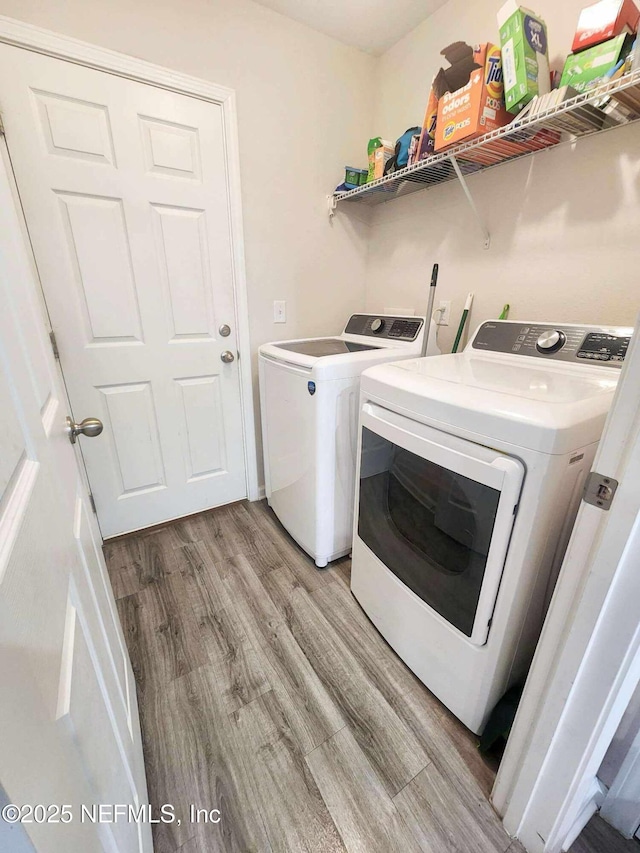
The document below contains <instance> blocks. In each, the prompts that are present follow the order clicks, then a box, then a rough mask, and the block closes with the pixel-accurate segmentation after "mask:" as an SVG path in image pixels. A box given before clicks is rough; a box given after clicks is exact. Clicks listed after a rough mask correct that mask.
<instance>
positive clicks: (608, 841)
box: [569, 815, 640, 853]
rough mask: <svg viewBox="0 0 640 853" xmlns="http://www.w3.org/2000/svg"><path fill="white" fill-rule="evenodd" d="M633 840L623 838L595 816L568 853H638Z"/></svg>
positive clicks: (636, 844) (639, 848)
mask: <svg viewBox="0 0 640 853" xmlns="http://www.w3.org/2000/svg"><path fill="white" fill-rule="evenodd" d="M638 851H640V845H639V844H638V842H637V841H636V840H635V839H634V838H631V839H628V838H623V836H622V835H620V833H619V832H618V831H617V830H615V829H614V828H613V827H612V826H611V825H610V824H608V823H607V822H606V821H604V820H602V818H601V817H599V816H598V815H595V816H594V817H592V818H591V820H590V821H589V823H588V824H587V825H586V826H585V828H584V829H583V830H582V832H581V833H580V835H579V836H578V838H576V840H575V841H574V842H573V844H572V845H571V847H570V848H569V853H638Z"/></svg>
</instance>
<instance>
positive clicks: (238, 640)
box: [174, 542, 271, 713]
mask: <svg viewBox="0 0 640 853" xmlns="http://www.w3.org/2000/svg"><path fill="white" fill-rule="evenodd" d="M174 553H175V557H176V560H177V562H178V564H179V565H180V566H181V568H182V572H181V574H182V578H183V580H184V584H185V591H186V599H187V601H188V602H189V605H190V607H191V609H192V610H193V613H194V616H195V619H196V622H197V625H198V630H199V632H200V636H201V638H202V641H203V643H204V647H205V649H206V651H207V654H208V656H209V659H210V661H211V664H212V666H213V668H214V670H215V672H216V676H217V681H218V687H219V692H220V695H221V700H222V702H223V705H224V708H225V711H226V712H227V713H231V712H232V711H235V710H237V709H238V708H241V707H242V705H246V704H247V703H248V702H251V701H253V699H255V698H256V697H257V696H260V695H261V694H262V693H265V692H266V691H267V690H270V689H271V684H270V682H269V680H268V678H267V675H266V672H265V668H264V667H263V666H262V665H261V662H260V660H259V659H258V655H257V653H256V650H255V649H254V647H253V645H252V644H251V642H250V641H249V639H248V637H247V634H246V632H245V630H244V628H243V627H242V624H241V622H240V620H239V618H238V615H237V613H236V610H235V607H234V605H233V603H232V601H231V598H230V596H229V594H228V591H227V587H226V586H225V585H224V583H223V582H222V579H221V578H220V575H219V574H218V570H217V568H216V566H215V564H214V563H213V562H212V560H211V559H210V557H209V555H208V552H207V550H206V548H205V547H204V545H203V543H201V542H195V543H191V544H190V545H184V546H182V547H181V548H177V549H176V550H175V552H174Z"/></svg>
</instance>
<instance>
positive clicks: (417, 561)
mask: <svg viewBox="0 0 640 853" xmlns="http://www.w3.org/2000/svg"><path fill="white" fill-rule="evenodd" d="M362 458H363V464H362V466H361V477H360V503H359V516H358V535H359V537H360V538H361V539H362V540H363V542H364V543H365V544H366V545H367V546H368V547H369V548H370V549H371V551H373V553H374V554H375V555H376V556H377V557H378V558H379V559H380V560H381V561H382V562H383V563H384V564H385V566H386V567H387V568H388V569H389V570H390V571H392V572H393V573H394V574H395V575H396V576H397V577H398V578H399V579H400V580H401V581H402V582H403V583H404V584H406V586H408V587H409V588H410V589H411V590H412V591H413V592H414V593H415V594H416V595H419V596H420V598H421V599H422V600H423V601H425V602H426V603H427V604H428V605H429V606H430V607H431V608H433V610H435V611H436V612H437V613H439V614H440V615H441V616H443V617H444V618H445V619H446V620H447V621H448V622H449V623H450V624H452V625H454V626H455V627H456V628H458V629H459V630H460V631H462V632H463V633H464V634H466V636H468V637H471V635H472V632H473V626H474V620H475V616H476V611H477V609H478V602H479V600H480V595H481V592H482V585H483V579H484V576H485V569H486V567H487V559H488V554H489V549H490V546H491V542H492V537H493V535H494V527H495V524H496V516H497V513H498V505H499V502H500V495H501V492H500V490H499V489H496V488H492V487H491V486H489V485H487V484H486V483H481V482H478V481H477V480H474V479H471V478H470V477H466V476H463V475H462V474H460V473H457V472H455V471H452V470H450V469H449V468H447V467H443V466H442V465H438V464H435V463H434V462H433V461H431V460H429V459H426V458H424V457H423V456H419V455H416V454H415V453H412V452H411V451H409V450H407V449H406V448H404V447H400V446H398V445H396V444H394V443H393V442H392V441H389V440H387V439H386V438H384V437H382V436H381V435H379V434H378V433H375V432H372V431H371V430H369V429H367V428H366V427H365V428H363V436H362Z"/></svg>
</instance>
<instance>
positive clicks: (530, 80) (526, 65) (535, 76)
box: [498, 0, 551, 113]
mask: <svg viewBox="0 0 640 853" xmlns="http://www.w3.org/2000/svg"><path fill="white" fill-rule="evenodd" d="M498 26H499V27H500V46H501V49H502V75H503V79H504V100H505V104H506V107H507V110H508V111H509V112H510V113H519V112H520V110H522V109H523V108H524V107H525V106H526V105H527V104H528V103H529V101H531V100H532V99H533V98H535V96H536V95H546V94H547V93H548V92H549V91H550V89H551V72H550V69H549V50H548V43H547V27H546V24H545V22H544V21H543V20H542V18H539V17H538V16H537V15H536V14H535V13H534V12H531V11H530V10H529V9H525V8H523V7H522V6H518V5H517V2H516V0H508V2H507V3H505V4H504V6H503V7H502V8H501V9H500V11H499V12H498Z"/></svg>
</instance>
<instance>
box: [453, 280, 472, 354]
mask: <svg viewBox="0 0 640 853" xmlns="http://www.w3.org/2000/svg"><path fill="white" fill-rule="evenodd" d="M472 302H473V293H470V294H469V295H468V296H467V301H466V302H465V303H464V311H463V312H462V317H460V325H459V326H458V334H457V335H456V339H455V341H454V343H453V349H452V350H451V352H458V344H459V343H460V338H461V337H462V333H463V331H464V327H465V323H466V322H467V317H468V316H469V311H470V310H471V303H472Z"/></svg>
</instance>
